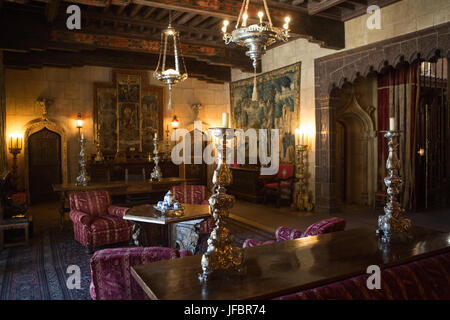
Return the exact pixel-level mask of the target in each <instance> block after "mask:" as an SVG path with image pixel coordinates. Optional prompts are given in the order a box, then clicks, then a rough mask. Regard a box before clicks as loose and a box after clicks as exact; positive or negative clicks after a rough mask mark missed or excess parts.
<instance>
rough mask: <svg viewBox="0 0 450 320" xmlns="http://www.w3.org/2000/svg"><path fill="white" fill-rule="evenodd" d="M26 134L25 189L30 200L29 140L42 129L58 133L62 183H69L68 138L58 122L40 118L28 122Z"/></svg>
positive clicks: (25, 127)
mask: <svg viewBox="0 0 450 320" xmlns="http://www.w3.org/2000/svg"><path fill="white" fill-rule="evenodd" d="M24 129H25V134H24V156H25V179H24V180H25V189H26V190H27V196H28V197H27V198H28V199H30V180H29V179H30V177H29V174H30V172H29V150H28V139H29V138H30V137H31V135H33V134H34V133H36V132H39V131H41V130H42V129H47V130H50V131H52V132H55V133H57V134H58V135H59V136H60V137H61V172H62V182H63V183H68V180H69V179H68V168H67V137H66V132H65V131H64V129H63V128H62V127H61V126H60V125H59V124H58V123H56V122H54V121H52V120H49V119H47V118H44V119H42V118H38V119H35V120H32V121H30V122H28V123H27V124H26V125H25V126H24Z"/></svg>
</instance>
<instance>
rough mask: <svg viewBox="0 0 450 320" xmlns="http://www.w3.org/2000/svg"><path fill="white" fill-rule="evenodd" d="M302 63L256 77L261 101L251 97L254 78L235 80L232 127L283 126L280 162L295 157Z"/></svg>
mask: <svg viewBox="0 0 450 320" xmlns="http://www.w3.org/2000/svg"><path fill="white" fill-rule="evenodd" d="M300 71H301V63H296V64H293V65H290V66H287V67H284V68H281V69H277V70H274V71H270V72H267V73H263V74H261V75H259V76H258V77H257V89H258V97H259V99H258V101H252V92H253V78H250V79H245V80H240V81H236V82H232V83H231V85H230V95H231V99H230V102H231V119H232V126H233V128H237V129H243V130H247V129H249V128H253V129H256V130H257V129H260V128H267V129H279V130H280V132H279V133H280V162H285V163H286V162H290V163H293V162H294V160H295V152H294V150H295V132H294V130H295V128H296V127H297V125H298V123H299V112H300Z"/></svg>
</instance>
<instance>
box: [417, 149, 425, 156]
mask: <svg viewBox="0 0 450 320" xmlns="http://www.w3.org/2000/svg"><path fill="white" fill-rule="evenodd" d="M417 153H418V154H419V156H421V157H423V156H424V155H425V149H424V148H420V149H419V151H417Z"/></svg>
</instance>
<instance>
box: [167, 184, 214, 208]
mask: <svg viewBox="0 0 450 320" xmlns="http://www.w3.org/2000/svg"><path fill="white" fill-rule="evenodd" d="M171 192H172V194H173V197H174V199H175V200H177V201H179V202H181V203H188V204H201V203H202V201H203V200H206V197H207V196H208V192H207V189H206V186H203V185H186V186H173V187H172V188H171Z"/></svg>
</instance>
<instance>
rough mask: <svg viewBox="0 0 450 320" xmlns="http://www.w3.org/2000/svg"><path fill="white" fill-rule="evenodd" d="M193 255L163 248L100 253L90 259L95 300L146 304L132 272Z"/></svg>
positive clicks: (114, 250)
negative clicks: (151, 264)
mask: <svg viewBox="0 0 450 320" xmlns="http://www.w3.org/2000/svg"><path fill="white" fill-rule="evenodd" d="M190 255H192V254H191V253H190V252H189V251H178V250H176V249H171V248H164V247H146V248H144V247H135V248H113V249H104V250H99V251H97V252H95V253H94V255H93V256H92V258H91V261H90V266H91V284H90V286H89V292H90V294H91V298H92V299H93V300H144V299H148V297H147V295H146V294H145V292H144V291H143V290H142V289H141V287H140V286H139V285H138V283H137V282H136V280H134V278H133V277H132V276H131V273H130V268H131V267H133V266H135V265H139V264H147V263H151V262H156V261H160V260H170V259H175V258H179V257H184V256H190Z"/></svg>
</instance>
